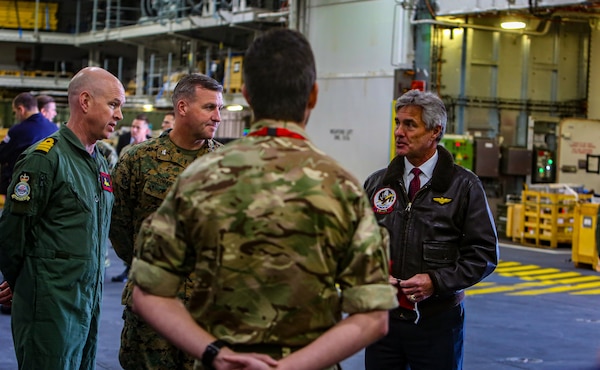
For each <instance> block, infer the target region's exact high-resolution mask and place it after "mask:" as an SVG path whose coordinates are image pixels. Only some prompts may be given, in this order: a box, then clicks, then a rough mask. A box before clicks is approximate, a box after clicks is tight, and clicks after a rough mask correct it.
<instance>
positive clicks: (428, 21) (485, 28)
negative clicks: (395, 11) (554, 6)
mask: <svg viewBox="0 0 600 370" xmlns="http://www.w3.org/2000/svg"><path fill="white" fill-rule="evenodd" d="M544 23H545V24H544V29H543V30H541V31H524V30H506V29H504V28H500V27H493V26H484V25H480V24H471V23H466V22H449V21H438V20H435V19H411V20H410V24H412V25H419V24H429V25H436V26H444V27H449V28H472V29H475V30H482V31H491V32H504V33H514V34H517V35H527V36H543V35H545V34H547V33H548V31H549V30H550V23H551V22H550V21H545V22H544Z"/></svg>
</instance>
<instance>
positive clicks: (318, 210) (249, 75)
mask: <svg viewBox="0 0 600 370" xmlns="http://www.w3.org/2000/svg"><path fill="white" fill-rule="evenodd" d="M244 77H245V80H244V81H245V86H244V87H243V89H242V91H243V94H244V96H245V98H246V100H247V101H248V102H249V104H250V105H251V107H252V108H253V110H254V117H255V120H256V121H255V122H254V124H253V125H252V127H251V129H250V131H251V132H250V133H249V134H248V136H246V137H243V138H241V139H238V140H236V141H234V142H232V143H230V144H228V145H226V146H224V147H223V148H222V149H220V150H219V151H218V152H216V153H211V154H208V155H207V156H205V157H203V158H202V160H200V161H196V162H194V163H193V164H192V165H190V166H189V167H188V168H187V169H186V171H184V173H183V174H182V175H181V176H180V177H179V178H178V179H177V181H176V183H175V184H174V185H173V188H172V189H171V191H170V192H169V194H168V195H167V198H166V199H165V201H164V202H163V204H162V205H161V206H160V208H159V209H158V210H157V212H155V213H154V214H153V215H151V216H150V217H149V218H148V219H146V220H145V221H144V224H143V225H142V228H141V230H140V234H139V236H138V240H137V244H136V246H137V250H138V254H137V255H136V257H135V258H134V260H133V264H132V270H131V274H130V278H131V280H132V281H133V282H134V284H135V286H134V290H133V302H134V305H133V309H134V311H135V312H138V313H139V314H140V315H141V316H142V317H143V318H144V319H146V320H147V322H148V323H150V324H151V325H153V326H154V327H155V328H156V329H157V331H159V332H160V333H161V334H163V335H164V336H165V337H166V338H168V339H169V340H170V341H172V342H173V343H175V344H176V345H177V346H179V347H180V348H182V349H183V350H185V351H186V352H188V353H190V354H192V355H193V356H194V357H196V358H197V361H196V369H233V368H235V369H241V368H247V369H271V368H280V369H284V368H291V367H294V368H297V369H303V370H310V369H336V368H338V365H337V363H339V362H340V361H342V360H343V359H344V358H347V357H349V356H351V355H352V354H354V353H356V352H357V351H359V350H360V349H361V348H363V347H365V346H366V345H368V344H369V343H371V342H373V341H375V340H376V339H378V338H380V337H381V336H383V335H384V334H385V333H386V332H387V316H388V311H387V310H389V309H391V308H394V307H396V306H397V300H396V297H395V289H394V288H393V287H390V286H389V284H388V258H387V248H388V244H387V231H385V230H384V229H380V228H379V226H378V225H377V222H376V221H375V218H374V214H373V211H372V209H371V207H370V205H369V201H368V199H367V198H366V196H365V193H364V192H363V190H362V188H361V185H360V183H359V182H358V181H357V180H356V179H355V178H354V177H353V176H352V175H351V174H350V173H349V172H347V171H346V170H344V169H343V168H341V167H340V165H339V164H338V163H337V162H336V161H335V160H333V159H332V158H331V157H329V156H327V155H325V154H324V153H322V152H321V151H319V150H318V149H317V148H315V147H314V145H313V144H312V143H311V142H310V141H309V140H308V139H307V137H306V132H305V129H304V128H305V125H306V123H307V121H308V117H309V115H310V112H311V111H312V109H313V108H314V106H315V104H316V102H317V92H318V87H317V83H316V69H315V62H314V57H313V54H312V50H311V48H310V45H309V43H308V41H307V40H306V38H304V36H302V35H301V34H300V33H298V32H296V31H292V30H289V29H278V30H274V31H269V32H267V33H265V34H264V35H263V36H261V37H259V38H258V39H256V40H255V41H254V42H253V44H252V45H251V46H250V48H249V49H248V51H247V52H246V56H245V59H244ZM178 125H179V122H177V123H176V124H175V127H177V126H178ZM191 271H196V274H197V280H196V281H195V284H194V292H193V294H192V297H191V298H190V302H189V305H188V308H189V312H188V311H187V310H186V308H185V307H184V306H183V305H182V304H181V302H179V301H178V300H177V299H176V295H177V290H178V287H179V285H180V282H181V281H182V279H185V277H186V276H187V275H188V274H189V272H191ZM336 284H337V285H338V286H339V291H338V289H337V288H336ZM342 312H346V313H348V314H349V316H348V317H346V318H345V319H342ZM217 338H218V340H216V339H217Z"/></svg>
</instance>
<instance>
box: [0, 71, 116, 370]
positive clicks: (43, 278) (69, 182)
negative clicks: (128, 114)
mask: <svg viewBox="0 0 600 370" xmlns="http://www.w3.org/2000/svg"><path fill="white" fill-rule="evenodd" d="M68 99H69V109H70V118H69V120H68V122H67V123H66V124H64V125H62V126H61V128H60V130H59V131H58V132H56V133H54V134H52V135H51V136H49V137H48V138H46V139H44V140H42V141H40V142H38V143H37V144H34V145H33V146H31V147H30V148H28V149H27V150H26V151H25V152H24V153H23V154H22V155H21V157H20V158H21V159H20V160H19V161H18V162H17V164H16V166H15V171H14V174H15V176H14V177H13V180H12V182H11V184H10V186H9V191H8V196H7V199H6V205H5V208H4V212H3V213H2V218H1V219H0V235H1V237H0V269H1V270H2V273H3V275H4V277H5V278H6V280H7V281H8V284H9V285H10V287H11V289H12V291H13V302H12V304H13V310H12V317H11V319H12V333H13V341H14V346H15V352H16V356H17V362H18V364H19V369H22V370H32V369H35V370H44V369H48V370H57V369H60V370H82V369H95V366H96V347H97V337H98V324H99V321H100V304H101V302H102V287H103V281H104V256H105V252H106V246H107V242H108V229H109V226H110V212H111V207H112V205H113V194H112V191H113V190H112V182H111V178H110V175H109V171H108V166H107V163H106V160H105V159H104V158H103V156H102V155H101V154H100V153H99V151H98V149H97V148H96V145H95V144H96V141H97V140H101V139H106V138H108V137H109V135H110V134H111V133H112V132H113V131H114V129H115V127H116V125H117V122H118V121H119V120H121V119H122V118H123V114H122V112H121V108H122V106H123V104H124V103H125V90H124V89H123V85H122V84H121V82H120V81H119V80H118V79H117V78H116V77H115V76H113V75H112V74H110V73H109V72H107V71H105V70H104V69H101V68H97V67H87V68H84V69H82V70H81V71H79V72H78V73H77V74H76V75H75V76H74V77H73V79H72V80H71V82H70V83H69V87H68Z"/></svg>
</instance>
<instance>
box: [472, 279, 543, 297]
mask: <svg viewBox="0 0 600 370" xmlns="http://www.w3.org/2000/svg"><path fill="white" fill-rule="evenodd" d="M548 285H551V284H550V283H547V282H543V281H539V282H535V283H520V284H515V285H498V286H495V287H492V288H481V289H477V288H476V287H477V286H478V285H475V286H474V287H472V288H469V289H467V290H466V291H465V293H466V294H467V295H478V294H491V293H503V292H512V291H514V290H519V289H526V288H535V287H540V286H548Z"/></svg>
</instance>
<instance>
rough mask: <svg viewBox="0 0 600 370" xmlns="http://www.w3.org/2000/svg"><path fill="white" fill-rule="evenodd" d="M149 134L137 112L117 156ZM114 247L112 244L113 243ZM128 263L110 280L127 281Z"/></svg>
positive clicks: (146, 137) (146, 124) (142, 118)
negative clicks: (128, 139) (125, 141)
mask: <svg viewBox="0 0 600 370" xmlns="http://www.w3.org/2000/svg"><path fill="white" fill-rule="evenodd" d="M149 134H150V128H149V126H148V118H147V117H146V115H145V114H138V115H137V116H136V117H135V118H134V120H133V121H132V122H131V130H130V131H129V138H130V141H129V144H127V145H125V146H123V147H122V148H121V149H120V150H119V149H117V152H118V153H119V157H121V156H122V155H123V154H124V153H126V152H127V151H128V150H129V149H130V148H131V147H132V146H134V145H136V144H139V143H141V142H144V141H146V140H148V139H149V138H150V137H151V136H150V135H149ZM120 144H121V138H119V142H118V143H117V148H118V145H120ZM113 247H114V245H113ZM129 263H131V261H129V262H125V269H124V270H123V272H121V273H120V274H119V275H116V276H113V277H112V278H111V281H113V282H115V283H122V282H124V281H127V276H128V275H129V267H130V266H129Z"/></svg>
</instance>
